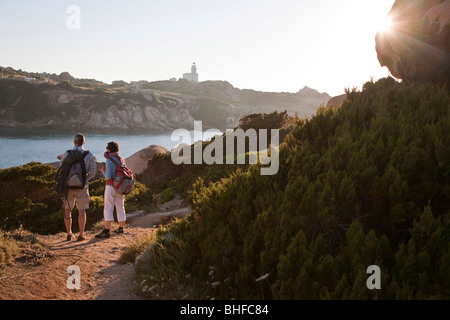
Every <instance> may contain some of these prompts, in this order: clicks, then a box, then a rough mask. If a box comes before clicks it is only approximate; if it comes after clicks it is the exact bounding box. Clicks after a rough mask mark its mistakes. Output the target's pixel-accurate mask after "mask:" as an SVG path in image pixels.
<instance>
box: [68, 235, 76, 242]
mask: <svg viewBox="0 0 450 320" xmlns="http://www.w3.org/2000/svg"><path fill="white" fill-rule="evenodd" d="M72 240H75V236H74V235H73V234H68V235H67V241H72Z"/></svg>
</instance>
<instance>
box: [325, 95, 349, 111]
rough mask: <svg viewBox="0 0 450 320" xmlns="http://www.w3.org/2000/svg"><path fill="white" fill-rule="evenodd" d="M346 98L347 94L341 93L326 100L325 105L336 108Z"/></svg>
mask: <svg viewBox="0 0 450 320" xmlns="http://www.w3.org/2000/svg"><path fill="white" fill-rule="evenodd" d="M346 98H347V94H346V93H344V94H341V95H339V96H335V97H332V98H331V99H330V100H328V102H327V105H326V107H327V108H338V107H340V106H341V105H342V103H343V102H344V100H345V99H346Z"/></svg>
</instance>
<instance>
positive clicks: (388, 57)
mask: <svg viewBox="0 0 450 320" xmlns="http://www.w3.org/2000/svg"><path fill="white" fill-rule="evenodd" d="M388 16H389V17H390V18H391V19H392V28H391V29H390V30H387V31H384V32H378V33H377V35H376V51H377V55H378V60H379V62H380V64H381V65H382V66H386V67H387V68H388V69H389V71H390V72H391V74H392V75H393V76H394V77H396V78H398V79H403V80H405V81H415V80H421V79H428V80H435V81H440V82H444V81H448V80H449V78H450V0H417V1H410V0H396V1H395V3H394V5H393V7H392V10H391V11H390V12H389V14H388Z"/></svg>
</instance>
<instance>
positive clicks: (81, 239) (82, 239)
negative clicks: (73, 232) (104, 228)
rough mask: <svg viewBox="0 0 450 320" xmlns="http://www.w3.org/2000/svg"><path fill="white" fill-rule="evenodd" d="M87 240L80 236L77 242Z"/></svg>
mask: <svg viewBox="0 0 450 320" xmlns="http://www.w3.org/2000/svg"><path fill="white" fill-rule="evenodd" d="M86 239H87V238H86V236H85V235H82V236H78V238H77V241H84V240H86Z"/></svg>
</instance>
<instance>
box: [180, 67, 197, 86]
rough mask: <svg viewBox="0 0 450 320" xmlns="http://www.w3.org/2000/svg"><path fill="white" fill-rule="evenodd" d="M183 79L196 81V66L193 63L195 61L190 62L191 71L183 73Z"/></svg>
mask: <svg viewBox="0 0 450 320" xmlns="http://www.w3.org/2000/svg"><path fill="white" fill-rule="evenodd" d="M183 79H185V80H187V81H190V82H198V73H197V66H196V65H195V62H194V63H193V64H192V67H191V73H185V74H183Z"/></svg>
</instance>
